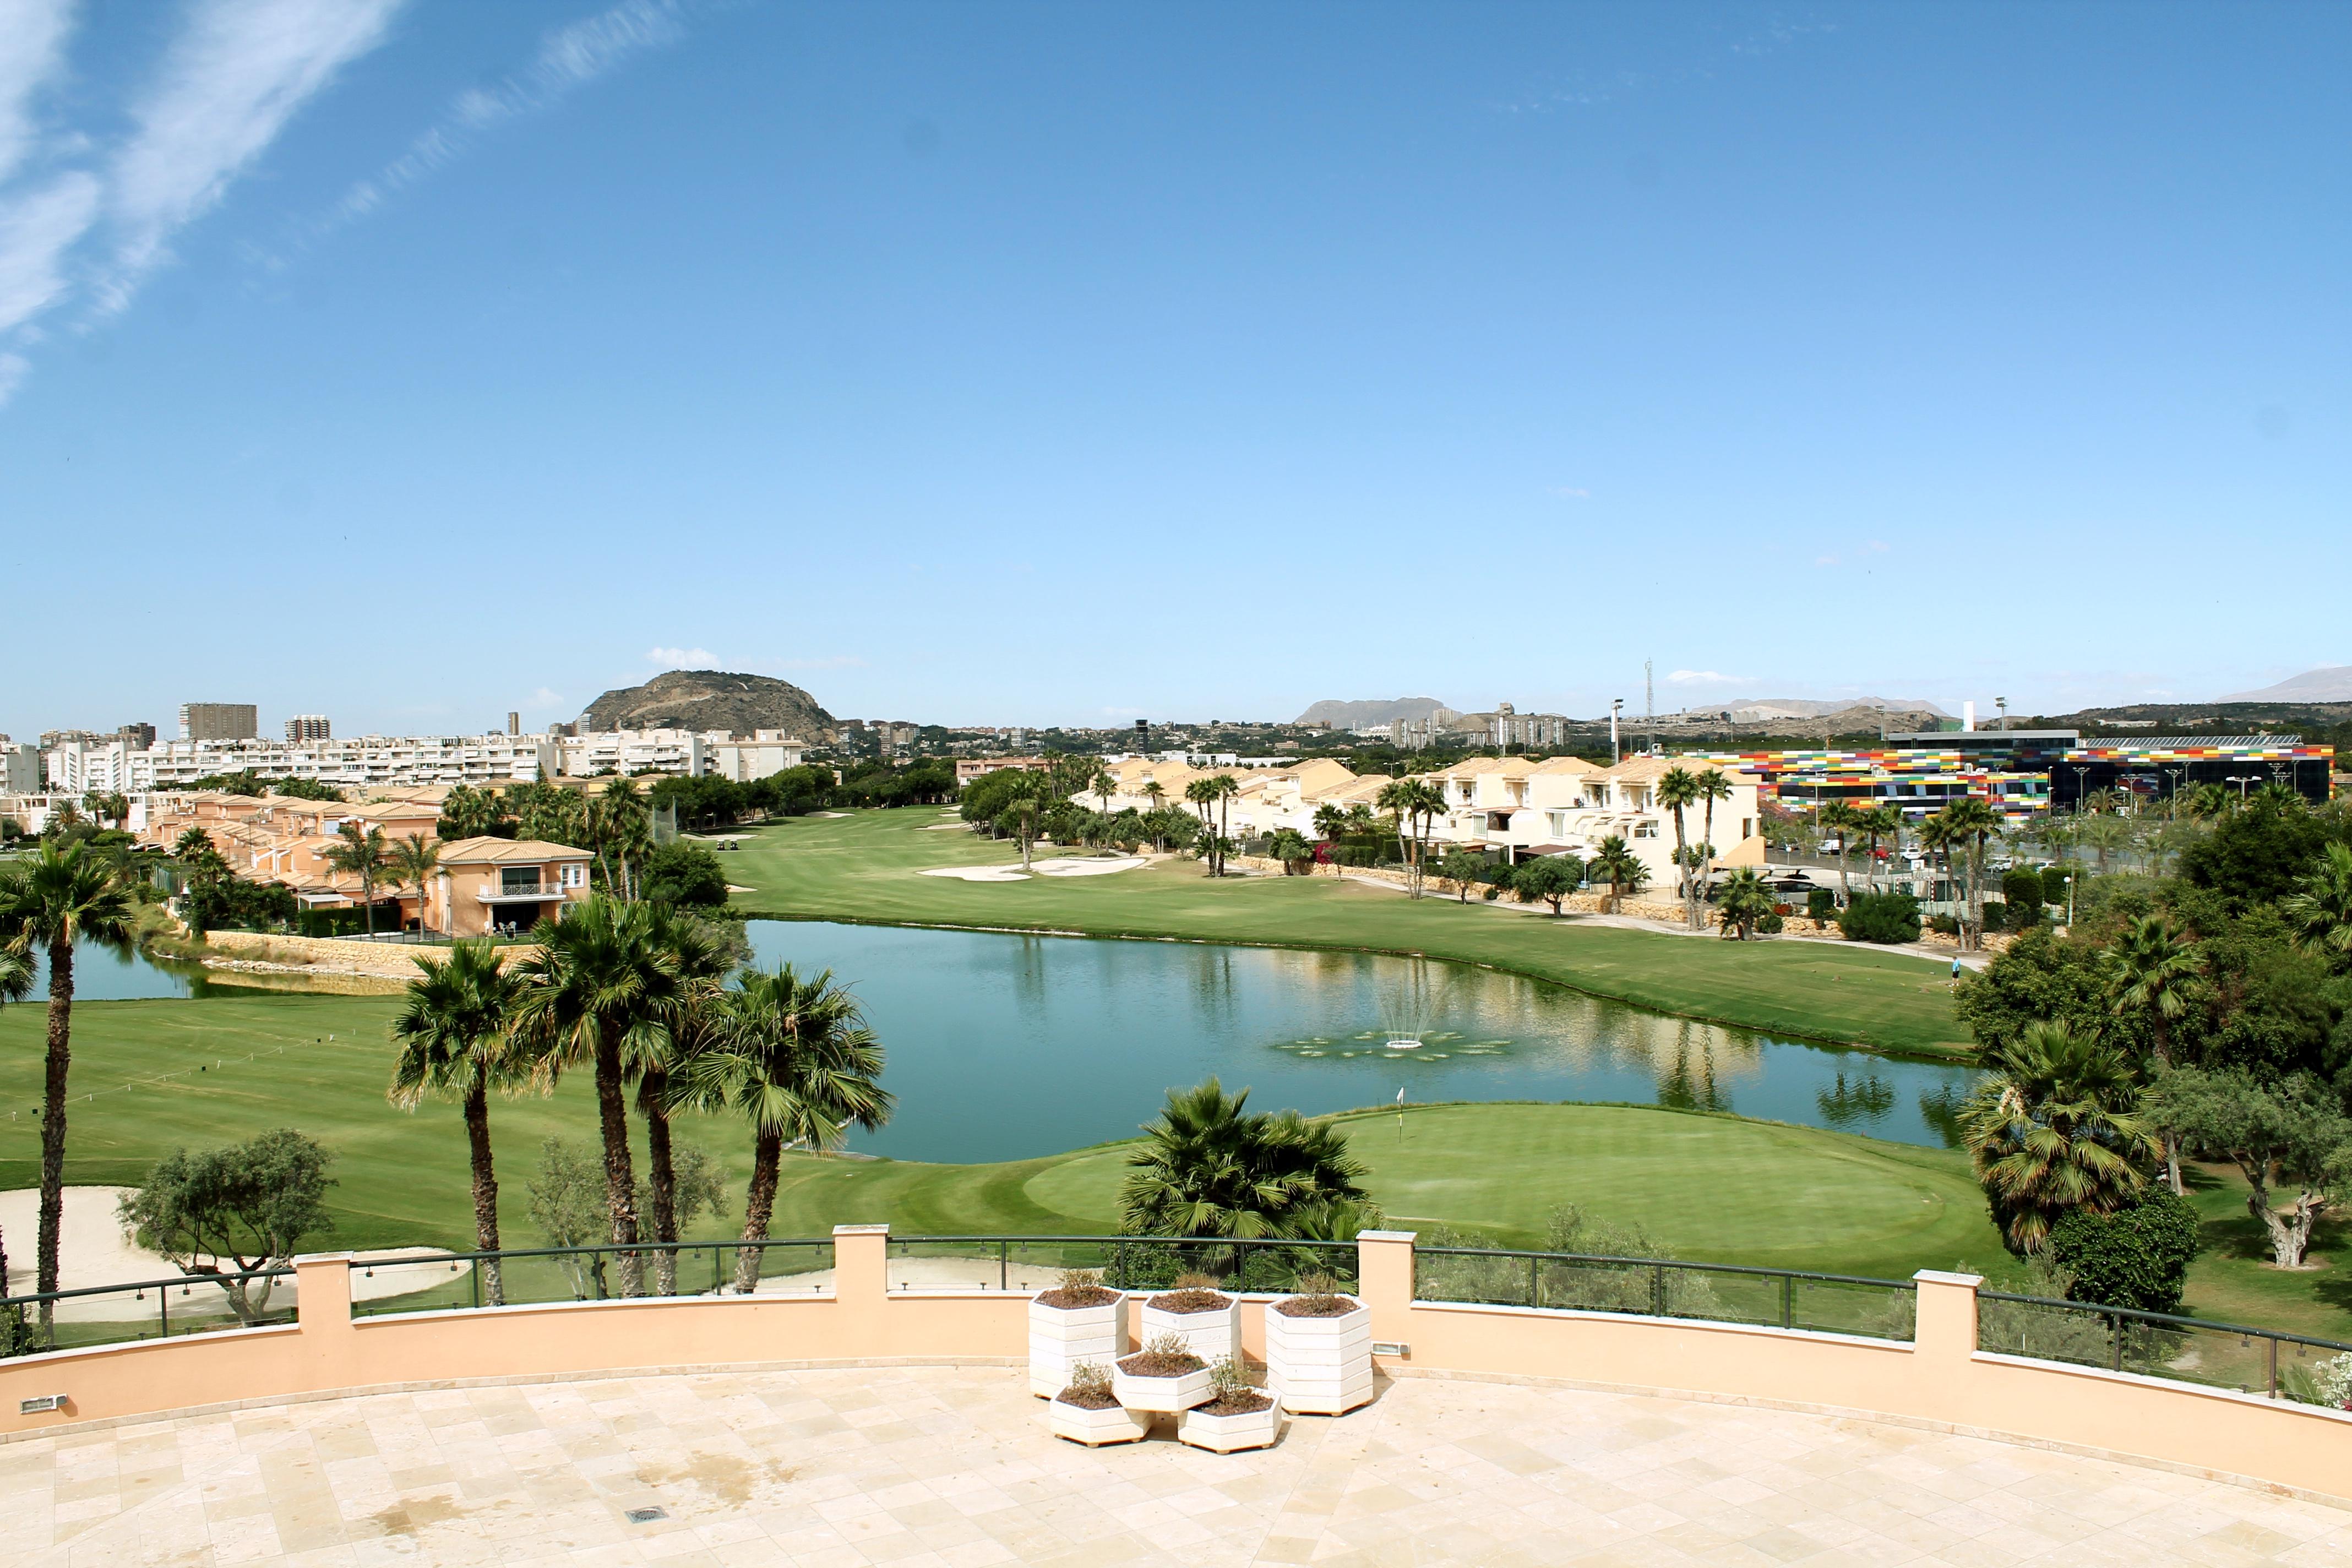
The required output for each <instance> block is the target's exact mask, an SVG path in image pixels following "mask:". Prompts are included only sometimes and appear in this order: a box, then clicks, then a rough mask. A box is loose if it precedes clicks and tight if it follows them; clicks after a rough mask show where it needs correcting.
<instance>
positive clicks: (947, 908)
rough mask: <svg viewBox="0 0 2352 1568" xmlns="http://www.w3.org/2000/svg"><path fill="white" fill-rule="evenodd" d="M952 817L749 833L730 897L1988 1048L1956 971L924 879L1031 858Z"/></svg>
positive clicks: (1769, 1029) (1363, 893) (1915, 962)
mask: <svg viewBox="0 0 2352 1568" xmlns="http://www.w3.org/2000/svg"><path fill="white" fill-rule="evenodd" d="M948 820H950V819H949V818H947V817H946V816H942V815H941V814H940V811H939V809H938V808H936V807H931V806H908V807H904V808H901V809H898V810H892V811H861V812H856V813H852V814H851V815H849V816H845V817H823V816H807V817H796V818H792V819H788V820H786V821H782V822H779V823H776V824H773V825H772V826H766V827H760V828H752V829H750V830H748V831H745V832H742V833H740V834H739V835H736V837H738V838H739V839H740V842H741V843H742V845H743V847H742V848H741V849H740V850H739V851H737V852H735V853H732V854H728V855H723V856H721V857H720V860H721V863H722V864H723V865H724V866H725V868H726V870H727V877H728V879H729V880H730V882H732V883H735V884H736V885H738V886H740V887H744V888H749V889H751V891H749V892H742V893H738V894H736V895H735V899H734V902H735V906H736V909H737V911H738V912H739V913H743V914H750V915H772V916H776V917H780V918H782V919H788V920H789V919H807V920H842V921H883V922H888V923H898V924H908V925H959V926H1002V927H1007V928H1019V929H1023V930H1031V931H1058V932H1066V933H1068V934H1072V935H1089V936H1152V937H1163V936H1172V937H1181V938H1190V939H1192V940H1194V941H1201V942H1246V943H1260V944H1268V945H1274V946H1283V947H1319V948H1347V949H1355V950H1362V951H1368V952H1410V953H1419V954H1425V955H1426V956H1428V957H1431V958H1441V959H1453V960H1457V961H1461V962H1466V963H1484V964H1487V965H1490V966H1492V967H1495V968H1498V969H1507V970H1511V971H1514V972H1516V973H1522V974H1527V975H1530V976H1532V977H1534V978H1536V979H1538V980H1549V981H1555V982H1558V983H1559V984H1565V985H1571V986H1574V987H1576V988H1577V989H1578V990H1580V991H1585V992H1589V993H1591V994H1594V995H1599V996H1606V997H1610V998H1612V999H1614V1000H1617V1001H1622V1002H1629V1003H1633V1004H1634V1005H1637V1006H1642V1007H1647V1008H1650V1009H1652V1010H1654V1011H1656V1012H1662V1013H1672V1014H1675V1015H1679V1016H1685V1017H1696V1018H1706V1019H1708V1020H1711V1021H1714V1022H1717V1023H1723V1024H1728V1025H1731V1026H1735V1027H1738V1028H1746V1029H1753V1030H1756V1031H1758V1032H1759V1033H1763V1034H1769V1035H1772V1036H1775V1037H1781V1038H1802V1039H1811V1040H1822V1041H1827V1042H1830V1043H1833V1044H1839V1045H1853V1046H1862V1047H1869V1048H1872V1049H1875V1050H1883V1051H1896V1052H1909V1053H1914V1054H1917V1055H1927V1056H1968V1055H1971V1054H1972V1053H1973V1049H1974V1047H1972V1046H1971V1045H1970V1044H1969V1040H1968V1034H1967V1031H1966V1030H1965V1029H1964V1028H1963V1027H1962V1026H1960V1023H1959V1021H1958V1018H1957V1017H1955V1016H1954V1015H1953V1012H1952V1000H1951V990H1950V985H1949V984H1948V980H1949V977H1948V972H1947V970H1946V969H1945V967H1944V966H1942V965H1941V964H1938V963H1933V962H1930V961H1927V960H1924V959H1920V958H1917V957H1915V956H1913V955H1911V954H1908V953H1896V952H1883V951H1879V950H1875V949H1870V948H1849V947H1843V946H1837V945H1832V944H1828V943H1822V942H1724V941H1721V940H1719V939H1717V938H1714V937H1689V936H1678V935H1670V934H1665V933H1662V932H1654V931H1629V930H1625V929H1623V928H1622V927H1614V926H1605V925H1599V924H1595V923H1592V922H1590V921H1579V920H1576V919H1573V918H1571V919H1569V920H1552V919H1550V918H1549V917H1537V916H1531V915H1529V914H1528V913H1525V912H1523V911H1521V910H1518V909H1517V907H1516V906H1514V907H1509V908H1495V907H1490V906H1487V905H1485V904H1481V903H1476V902H1473V903H1471V904H1469V905H1466V906H1465V905H1463V904H1460V903H1457V902H1455V901H1454V900H1453V899H1452V898H1450V897H1438V896H1432V897H1430V898H1426V899H1423V900H1412V899H1407V898H1405V897H1403V896H1402V894H1398V893H1393V892H1389V891H1385V890H1382V889H1374V888H1369V887H1366V886H1364V885H1363V884H1361V883H1355V882H1342V881H1340V880H1339V879H1334V878H1328V877H1319V878H1318V877H1304V878H1290V877H1251V878H1234V879H1223V880H1212V879H1208V878H1206V877H1203V876H1202V874H1201V868H1200V867H1199V865H1198V864H1197V863H1194V862H1192V861H1166V862H1162V863H1160V864H1159V865H1155V866H1153V867H1151V868H1148V869H1144V870H1137V871H1124V872H1119V873H1118V874H1116V875H1113V876H1106V877H1072V878H1048V877H1036V878H1032V879H1029V880H1027V881H1024V882H965V881H961V880H959V879H954V878H949V877H923V876H919V875H917V873H918V872H919V871H920V870H923V869H925V868H931V867H941V866H982V865H987V866H993V865H1010V864H1014V863H1016V862H1017V861H1018V860H1019V858H1020V854H1019V851H1018V850H1017V849H1016V848H1015V847H1013V846H1012V845H1011V844H1008V843H992V842H990V841H989V840H986V839H983V838H981V837H976V836H974V835H971V834H968V833H962V832H930V831H927V829H929V828H930V827H932V826H936V825H938V824H940V823H942V822H945V821H948Z"/></svg>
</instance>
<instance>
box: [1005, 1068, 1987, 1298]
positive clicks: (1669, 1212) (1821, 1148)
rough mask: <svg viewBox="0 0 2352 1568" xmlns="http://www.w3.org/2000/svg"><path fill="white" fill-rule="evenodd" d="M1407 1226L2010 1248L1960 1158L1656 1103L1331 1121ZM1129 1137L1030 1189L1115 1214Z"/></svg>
mask: <svg viewBox="0 0 2352 1568" xmlns="http://www.w3.org/2000/svg"><path fill="white" fill-rule="evenodd" d="M1337 1120H1338V1121H1339V1122H1340V1123H1341V1124H1342V1125H1343V1126H1345V1127H1346V1128H1347V1129H1348V1133H1349V1147H1350V1148H1351V1149H1352V1150H1353V1151H1354V1152H1355V1153H1356V1155H1357V1156H1358V1157H1359V1158H1360V1159H1362V1160H1363V1161H1364V1162H1365V1163H1367V1164H1368V1165H1369V1166H1370V1176H1369V1177H1368V1179H1367V1181H1366V1186H1367V1187H1369V1188H1370V1191H1371V1194H1372V1196H1373V1197H1374V1198H1375V1199H1376V1200H1377V1201H1378V1202H1379V1203H1380V1205H1381V1207H1383V1208H1384V1209H1386V1210H1387V1211H1388V1213H1389V1215H1390V1216H1391V1218H1392V1219H1394V1220H1395V1221H1396V1222H1397V1223H1398V1224H1399V1225H1400V1226H1403V1227H1405V1228H1411V1227H1412V1226H1415V1225H1424V1226H1431V1225H1444V1226H1453V1227H1457V1228H1465V1229H1474V1230H1477V1231H1481V1232H1484V1233H1485V1234H1486V1235H1488V1236H1491V1237H1495V1238H1496V1240H1497V1241H1498V1242H1501V1243H1503V1244H1505V1245H1510V1246H1537V1245H1540V1244H1541V1243H1542V1241H1543V1238H1544V1233H1545V1230H1546V1228H1547V1226H1548V1224H1549V1216H1550V1213H1551V1211H1552V1209H1553V1208H1554V1207H1556V1206H1558V1205H1561V1204H1578V1205H1582V1206H1583V1207H1584V1209H1585V1210H1586V1212H1587V1213H1588V1214H1591V1215H1594V1216H1597V1217H1599V1218H1602V1219H1606V1220H1609V1221H1612V1222H1613V1223H1615V1224H1619V1225H1638V1226H1641V1227H1642V1228H1643V1230H1645V1231H1647V1232H1648V1233H1649V1235H1650V1236H1651V1237H1652V1238H1653V1239H1654V1240H1655V1241H1657V1242H1658V1243H1659V1244H1660V1245H1661V1246H1663V1247H1664V1248H1665V1249H1666V1250H1667V1251H1668V1252H1669V1253H1671V1254H1673V1255H1674V1256H1675V1257H1678V1258H1695V1259H1700V1260H1706V1261H1715V1262H1727V1263H1728V1262H1737V1263H1754V1264H1759V1265H1763V1266H1769V1267H1775V1268H1805V1269H1811V1270H1815V1271H1819V1272H1822V1273H1832V1274H1837V1273H1858V1274H1877V1275H1883V1276H1888V1277H1895V1278H1900V1277H1903V1276H1907V1275H1908V1274H1910V1273H1911V1272H1912V1271H1913V1270H1914V1269H1917V1268H1950V1267H1952V1266H1953V1265H1954V1264H1955V1263H1958V1262H1962V1261H1966V1262H1968V1263H1970V1264H1972V1265H1975V1266H1977V1267H1979V1268H1986V1267H1990V1266H1992V1265H1994V1264H1995V1263H1997V1262H1999V1263H2005V1262H2006V1261H2007V1258H2006V1255H2005V1254H2003V1253H2002V1251H2001V1247H2000V1238H1999V1237H1997V1236H1996V1235H1995V1234H1994V1231H1993V1228H1992V1225H1991V1222H1990V1219H1988V1218H1987V1216H1986V1213H1985V1205H1984V1198H1983V1196H1982V1194H1979V1192H1978V1191H1977V1189H1976V1185H1975V1184H1974V1183H1973V1182H1972V1181H1971V1180H1970V1179H1969V1171H1968V1165H1967V1163H1966V1162H1965V1161H1963V1160H1962V1159H1960V1157H1959V1156H1958V1155H1955V1154H1948V1153H1945V1152H1941V1151H1938V1150H1930V1149H1915V1148H1912V1147H1910V1146H1908V1145H1906V1144H1899V1143H1882V1142H1876V1141H1875V1140H1873V1139H1868V1138H1856V1137H1853V1136H1851V1135H1849V1134H1846V1133H1842V1132H1821V1131H1813V1130H1812V1129H1810V1128H1803V1127H1786V1126H1781V1125H1780V1124H1778V1123H1775V1122H1767V1121H1743V1120H1741V1119H1739V1118H1738V1117H1733V1116H1713V1115H1705V1114H1698V1113H1693V1112H1685V1111H1675V1110H1659V1109H1654V1108H1651V1107H1644V1106H1615V1105H1436V1106H1417V1107H1414V1108H1412V1109H1411V1110H1407V1111H1405V1112H1404V1114H1403V1117H1402V1129H1400V1127H1399V1121H1400V1119H1399V1117H1398V1116H1397V1115H1395V1114H1394V1113H1393V1112H1383V1111H1362V1112H1355V1113H1351V1114H1349V1115H1347V1116H1343V1117H1340V1118H1338V1119H1337ZM1133 1147H1134V1146H1133V1145H1132V1144H1115V1145H1112V1146H1109V1147H1108V1148H1103V1149H1096V1150H1087V1151H1082V1152H1077V1153H1074V1154H1071V1155H1067V1156H1065V1157H1064V1158H1062V1159H1060V1160H1058V1161H1055V1162H1053V1163H1048V1164H1046V1165H1045V1167H1044V1168H1043V1169H1041V1170H1038V1171H1037V1172H1036V1173H1034V1174H1033V1175H1031V1176H1030V1177H1029V1178H1028V1179H1027V1180H1026V1181H1025V1182H1024V1184H1022V1189H1021V1190H1022V1193H1023V1194H1024V1196H1026V1197H1027V1198H1028V1199H1029V1200H1030V1201H1031V1202H1033V1203H1034V1204H1036V1205H1039V1206H1040V1207H1042V1208H1045V1209H1048V1210H1051V1211H1052V1212H1054V1213H1055V1214H1056V1215H1061V1216H1063V1217H1064V1218H1065V1219H1066V1220H1067V1221H1068V1222H1069V1224H1070V1225H1071V1226H1074V1227H1092V1226H1104V1227H1108V1226H1111V1225H1113V1224H1115V1223H1116V1215H1117V1214H1118V1184H1119V1182H1120V1180H1121V1179H1122V1178H1123V1177H1124V1176H1125V1175H1126V1173H1127V1159H1128V1155H1129V1152H1131V1150H1132V1149H1133Z"/></svg>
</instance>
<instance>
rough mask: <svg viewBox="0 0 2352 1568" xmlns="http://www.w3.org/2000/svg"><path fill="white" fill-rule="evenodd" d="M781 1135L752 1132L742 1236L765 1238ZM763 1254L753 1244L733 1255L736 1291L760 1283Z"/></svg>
mask: <svg viewBox="0 0 2352 1568" xmlns="http://www.w3.org/2000/svg"><path fill="white" fill-rule="evenodd" d="M783 1152H784V1135H783V1134H782V1132H779V1131H772V1130H770V1129H768V1128H764V1127H763V1128H761V1129H760V1130H759V1131H755V1132H754V1133H752V1135H751V1191H749V1192H748V1193H746V1194H744V1196H743V1239H744V1240H745V1241H746V1242H754V1241H765V1240H767V1239H768V1220H769V1218H770V1217H771V1216H772V1215H774V1213H775V1212H776V1178H777V1176H778V1175H779V1174H780V1173H781V1171H780V1167H781V1166H782V1163H783ZM765 1256H766V1254H765V1252H764V1251H763V1250H762V1249H761V1248H759V1247H744V1248H743V1249H742V1250H740V1251H739V1252H737V1253H736V1254H735V1293H736V1294H737V1295H739V1296H748V1295H750V1294H751V1292H752V1291H753V1290H756V1289H759V1286H760V1263H761V1259H762V1258H764V1257H765Z"/></svg>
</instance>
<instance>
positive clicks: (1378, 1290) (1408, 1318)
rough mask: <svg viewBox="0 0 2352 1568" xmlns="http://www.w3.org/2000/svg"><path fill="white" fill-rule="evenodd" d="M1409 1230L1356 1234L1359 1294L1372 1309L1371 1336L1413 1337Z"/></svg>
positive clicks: (1365, 1231) (1411, 1235)
mask: <svg viewBox="0 0 2352 1568" xmlns="http://www.w3.org/2000/svg"><path fill="white" fill-rule="evenodd" d="M1414 1235H1415V1233H1414V1232H1412V1231H1410V1230H1363V1231H1358V1232H1357V1233H1356V1280H1357V1294H1358V1295H1359V1296H1360V1297H1362V1298H1363V1302H1364V1305H1365V1306H1367V1307H1369V1308H1370V1309H1371V1312H1372V1338H1373V1339H1374V1340H1376V1341H1380V1340H1388V1341H1398V1342H1402V1341H1406V1340H1409V1339H1410V1338H1411V1337H1412V1331H1411V1328H1410V1325H1411V1323H1412V1244H1413V1237H1414Z"/></svg>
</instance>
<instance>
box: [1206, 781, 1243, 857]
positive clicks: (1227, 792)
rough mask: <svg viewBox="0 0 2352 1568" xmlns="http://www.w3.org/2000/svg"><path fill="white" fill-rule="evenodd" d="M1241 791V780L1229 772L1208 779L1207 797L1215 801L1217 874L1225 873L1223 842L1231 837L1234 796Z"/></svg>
mask: <svg viewBox="0 0 2352 1568" xmlns="http://www.w3.org/2000/svg"><path fill="white" fill-rule="evenodd" d="M1241 793H1242V781H1241V780H1239V779H1237V778H1235V777H1234V775H1233V774H1231V773H1219V774H1217V775H1216V776H1215V777H1214V778H1212V779H1211V780H1210V781H1209V798H1210V799H1211V800H1213V801H1215V802H1216V803H1217V875H1218V876H1220V877H1222V876H1223V875H1224V874H1225V842H1226V840H1227V839H1228V838H1230V837H1232V834H1231V833H1230V832H1229V831H1228V830H1229V829H1230V828H1231V827H1232V826H1233V800H1234V796H1235V795H1239V794H1241Z"/></svg>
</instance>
